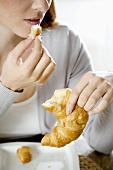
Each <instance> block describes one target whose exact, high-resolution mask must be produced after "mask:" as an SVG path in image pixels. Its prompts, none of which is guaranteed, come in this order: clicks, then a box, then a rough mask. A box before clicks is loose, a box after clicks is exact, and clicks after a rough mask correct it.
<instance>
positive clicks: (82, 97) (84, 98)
mask: <svg viewBox="0 0 113 170" xmlns="http://www.w3.org/2000/svg"><path fill="white" fill-rule="evenodd" d="M87 98H88V97H87V96H86V95H85V94H81V95H80V99H81V100H87Z"/></svg>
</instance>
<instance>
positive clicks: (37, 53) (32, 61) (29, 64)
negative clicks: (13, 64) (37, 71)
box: [24, 37, 43, 72]
mask: <svg viewBox="0 0 113 170" xmlns="http://www.w3.org/2000/svg"><path fill="white" fill-rule="evenodd" d="M42 55H43V47H42V42H41V41H40V39H38V37H36V39H35V45H34V47H33V49H32V52H31V54H30V55H29V57H28V58H27V59H26V60H25V62H24V67H25V68H29V71H30V72H31V71H33V70H34V68H35V67H36V65H37V63H38V62H39V60H40V59H41V57H42Z"/></svg>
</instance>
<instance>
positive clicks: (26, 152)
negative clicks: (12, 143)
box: [17, 146, 32, 164]
mask: <svg viewBox="0 0 113 170" xmlns="http://www.w3.org/2000/svg"><path fill="white" fill-rule="evenodd" d="M17 156H18V157H19V159H20V161H21V162H22V163H24V164H25V163H28V162H30V161H31V159H32V155H31V153H30V147H29V146H22V147H21V148H19V149H17Z"/></svg>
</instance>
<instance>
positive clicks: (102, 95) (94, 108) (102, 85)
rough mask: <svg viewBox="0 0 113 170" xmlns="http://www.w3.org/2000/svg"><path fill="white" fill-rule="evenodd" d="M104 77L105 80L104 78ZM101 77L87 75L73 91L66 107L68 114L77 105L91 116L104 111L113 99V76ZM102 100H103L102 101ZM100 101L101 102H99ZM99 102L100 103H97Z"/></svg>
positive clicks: (92, 74)
mask: <svg viewBox="0 0 113 170" xmlns="http://www.w3.org/2000/svg"><path fill="white" fill-rule="evenodd" d="M103 77H104V78H103ZM103 77H99V76H97V75H96V74H94V73H92V72H88V73H86V74H85V75H84V76H83V77H82V78H81V80H80V81H79V83H78V84H77V86H76V87H75V88H74V89H73V90H72V93H71V95H70V98H69V100H68V103H67V106H66V113H67V114H70V113H71V112H72V111H73V110H74V107H75V104H76V103H77V104H78V106H80V107H84V109H85V110H86V111H90V113H91V114H94V113H95V114H96V113H99V112H101V111H102V110H104V109H105V108H106V107H107V105H108V104H109V103H110V102H111V100H112V98H113V86H112V83H111V82H113V74H111V76H108V77H109V79H108V78H107V76H106V77H105V76H103ZM100 99H101V100H100ZM99 100H100V102H98V101H99ZM97 102H98V103H97Z"/></svg>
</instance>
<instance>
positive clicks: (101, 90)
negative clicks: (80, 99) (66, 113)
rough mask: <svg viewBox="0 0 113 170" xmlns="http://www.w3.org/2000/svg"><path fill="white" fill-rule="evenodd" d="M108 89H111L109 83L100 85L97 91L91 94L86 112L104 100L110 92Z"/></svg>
mask: <svg viewBox="0 0 113 170" xmlns="http://www.w3.org/2000/svg"><path fill="white" fill-rule="evenodd" d="M108 89H111V87H110V85H108V83H107V82H104V81H103V82H102V83H101V84H99V86H98V87H97V89H96V90H95V91H94V92H93V93H92V94H91V96H90V97H89V99H88V101H87V102H86V104H85V106H84V109H85V110H86V111H89V110H91V109H92V108H93V107H94V106H95V104H96V103H97V102H98V101H99V100H100V98H102V97H103V96H104V95H105V94H106V93H107V91H108Z"/></svg>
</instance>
